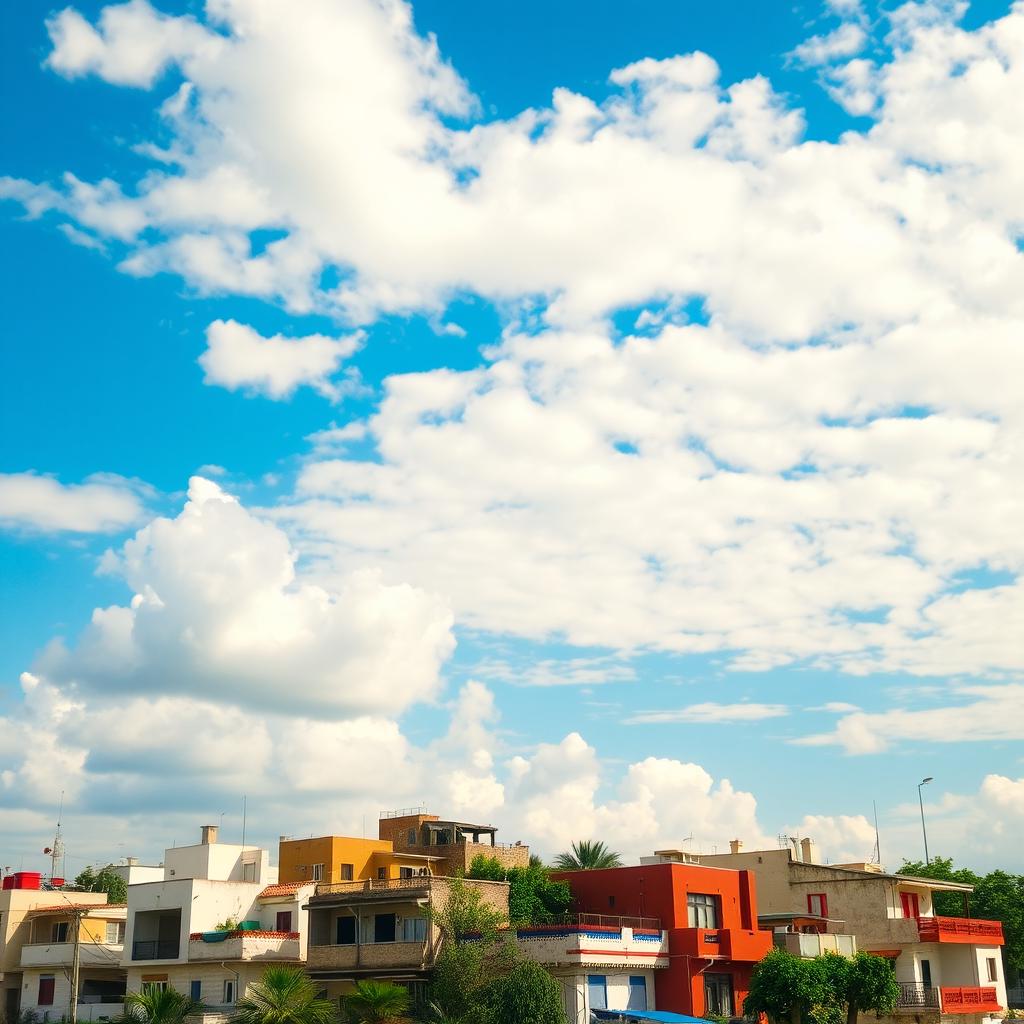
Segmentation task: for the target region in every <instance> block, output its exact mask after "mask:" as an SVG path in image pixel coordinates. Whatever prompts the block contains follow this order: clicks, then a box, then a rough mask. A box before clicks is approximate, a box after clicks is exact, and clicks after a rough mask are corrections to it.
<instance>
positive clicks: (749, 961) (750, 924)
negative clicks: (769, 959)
mask: <svg viewBox="0 0 1024 1024" xmlns="http://www.w3.org/2000/svg"><path fill="white" fill-rule="evenodd" d="M554 877H556V878H560V879H564V880H565V881H567V882H568V883H569V884H570V885H571V886H572V891H573V895H574V901H575V909H576V910H577V911H578V912H579V913H588V914H615V915H621V916H623V917H658V918H660V919H661V925H662V927H663V928H664V929H665V930H666V931H667V932H668V939H669V966H668V968H667V969H666V970H660V971H657V972H656V974H655V998H656V1000H657V1006H658V1009H659V1010H671V1011H673V1012H675V1013H685V1014H690V1015H692V1016H694V1017H704V1016H706V1015H707V1014H709V1013H713V1014H715V1015H722V1016H736V1017H738V1016H740V1015H741V1014H742V1011H743V1000H744V999H745V998H746V996H747V992H748V991H749V990H750V975H751V971H752V970H753V966H754V964H755V963H757V962H758V961H759V960H760V959H761V958H762V957H763V956H764V955H765V954H766V953H767V952H768V950H769V949H771V946H772V936H771V933H770V932H766V931H759V930H758V927H757V893H756V889H755V884H754V875H753V874H752V873H751V872H749V871H732V870H729V869H726V868H710V867H701V866H699V865H694V864H647V865H642V866H641V867H635V868H632V867H630V868H608V869H605V870H602V871H564V872H558V873H556V874H555V876H554ZM727 1003H728V1005H727Z"/></svg>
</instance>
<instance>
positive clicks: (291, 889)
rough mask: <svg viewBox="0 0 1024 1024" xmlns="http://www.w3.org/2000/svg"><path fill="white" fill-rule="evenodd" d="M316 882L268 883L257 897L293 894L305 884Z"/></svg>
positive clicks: (265, 898) (266, 898)
mask: <svg viewBox="0 0 1024 1024" xmlns="http://www.w3.org/2000/svg"><path fill="white" fill-rule="evenodd" d="M314 884H315V883H313V882H279V883H278V884H277V885H268V886H267V887H266V889H264V890H263V891H262V892H261V893H260V894H259V896H257V897H256V898H257V899H260V900H269V899H272V898H273V897H275V896H292V895H294V894H295V893H297V892H298V891H299V890H300V889H301V888H302V887H303V886H304V885H314Z"/></svg>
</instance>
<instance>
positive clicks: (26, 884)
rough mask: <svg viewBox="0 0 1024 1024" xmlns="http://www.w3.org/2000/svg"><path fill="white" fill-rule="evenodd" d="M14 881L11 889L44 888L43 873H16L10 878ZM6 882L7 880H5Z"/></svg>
mask: <svg viewBox="0 0 1024 1024" xmlns="http://www.w3.org/2000/svg"><path fill="white" fill-rule="evenodd" d="M9 877H10V878H13V879H14V883H13V884H12V885H11V886H10V887H9V888H11V889H41V888H42V887H43V873H42V872H41V871H15V872H14V874H13V875H10V876H9ZM4 881H5V882H6V881H7V879H4Z"/></svg>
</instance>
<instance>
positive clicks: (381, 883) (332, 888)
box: [316, 875, 435, 896]
mask: <svg viewBox="0 0 1024 1024" xmlns="http://www.w3.org/2000/svg"><path fill="white" fill-rule="evenodd" d="M434 881H435V878H434V877H433V876H432V875H413V876H412V878H366V879H363V880H362V881H359V882H320V883H319V884H318V885H317V887H316V895H317V896H338V895H349V894H351V895H359V894H360V893H384V894H387V893H390V892H403V891H408V890H410V889H429V888H430V887H431V884H432V883H433V882H434Z"/></svg>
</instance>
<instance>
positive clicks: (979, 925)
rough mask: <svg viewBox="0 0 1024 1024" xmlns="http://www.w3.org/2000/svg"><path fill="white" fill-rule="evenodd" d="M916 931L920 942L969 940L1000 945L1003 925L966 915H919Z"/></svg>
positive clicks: (982, 943) (979, 943) (981, 943)
mask: <svg viewBox="0 0 1024 1024" xmlns="http://www.w3.org/2000/svg"><path fill="white" fill-rule="evenodd" d="M917 931H918V935H919V937H920V939H921V941H922V942H970V943H975V944H977V945H986V944H987V945H992V946H1001V945H1002V944H1003V926H1002V924H1001V923H1000V922H999V921H976V920H974V919H973V918H966V917H921V918H918V921H917Z"/></svg>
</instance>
